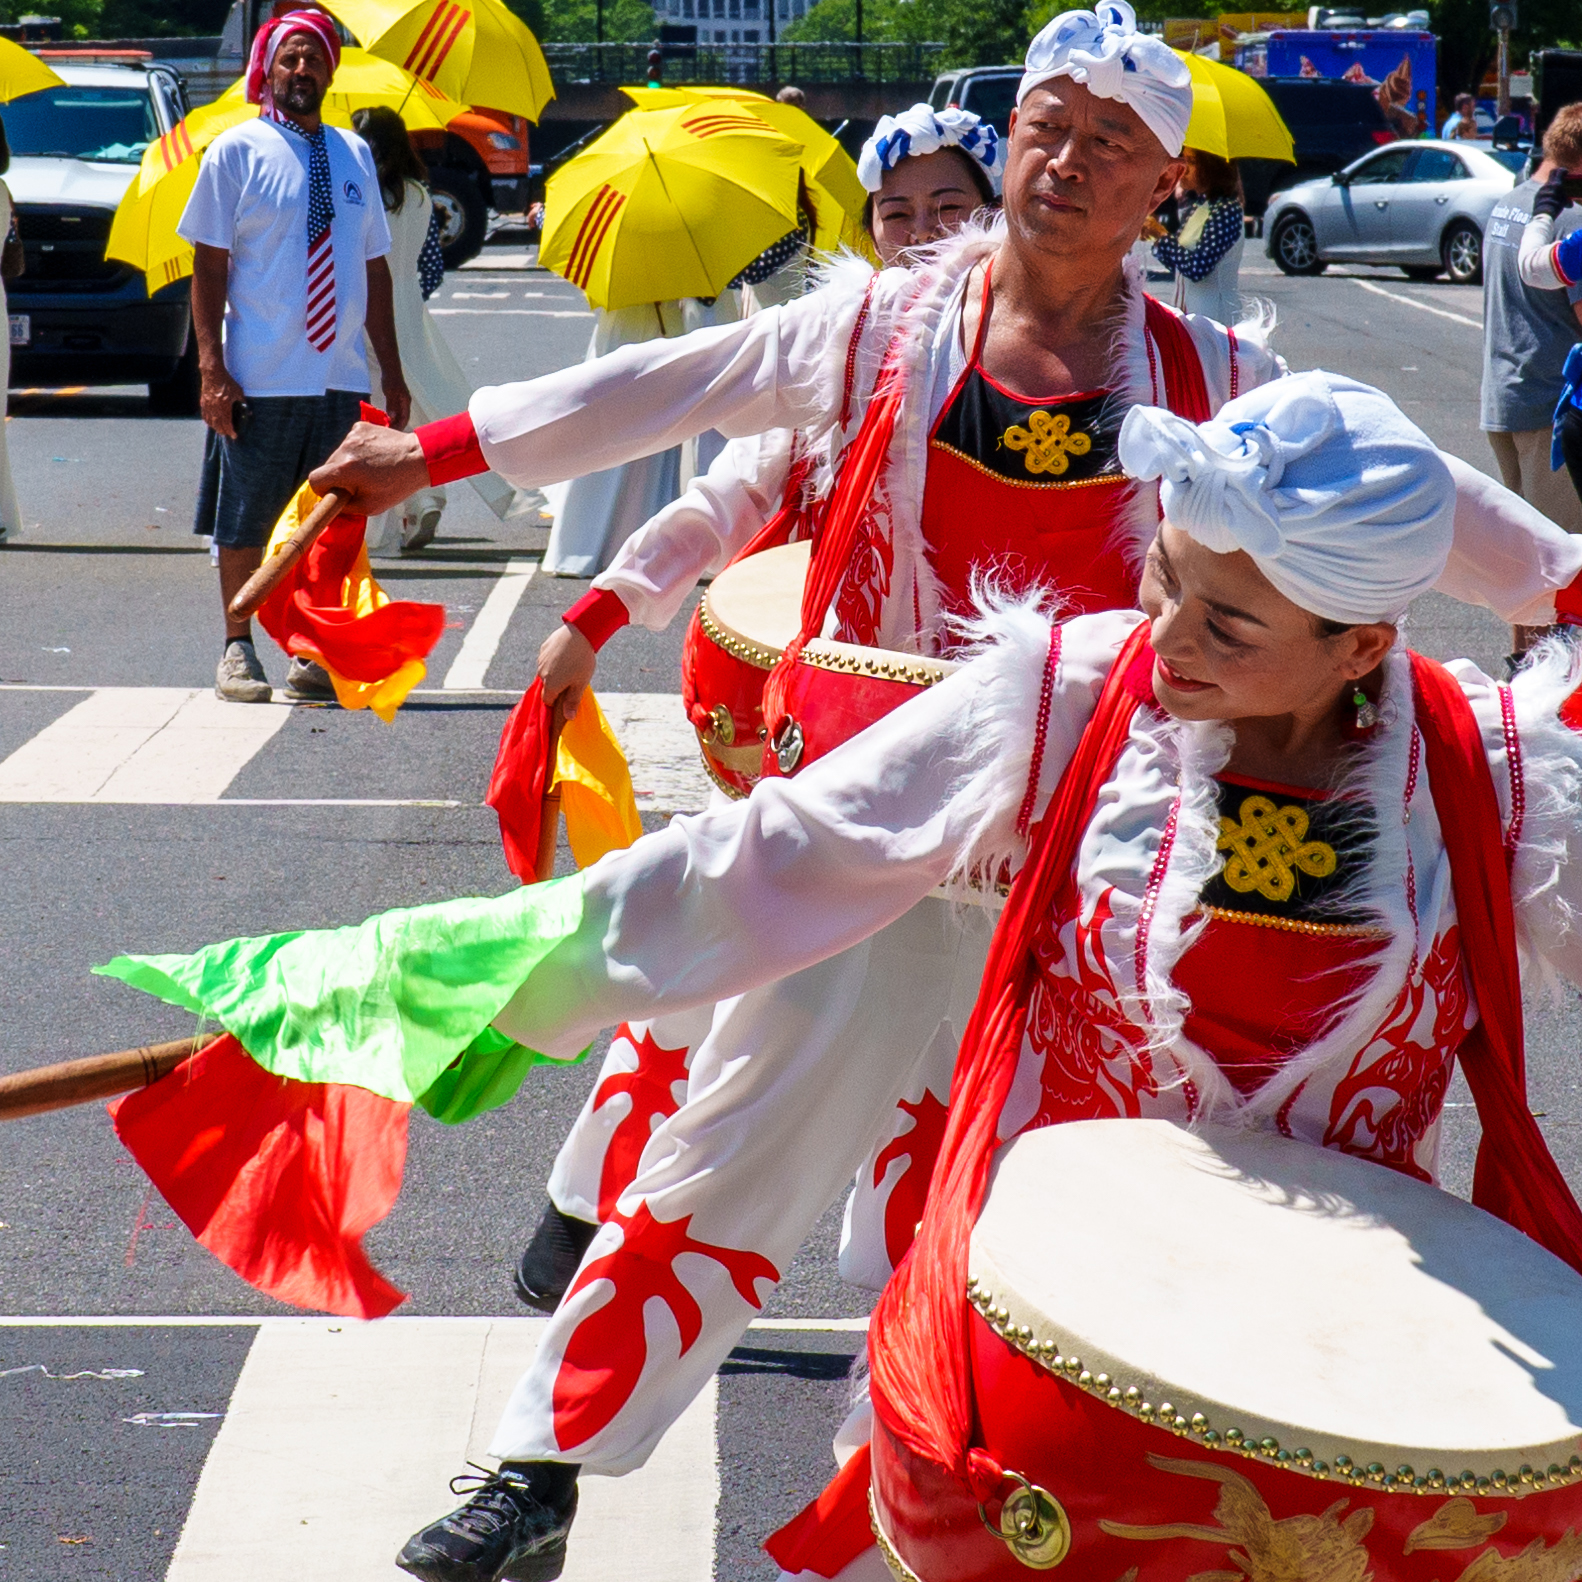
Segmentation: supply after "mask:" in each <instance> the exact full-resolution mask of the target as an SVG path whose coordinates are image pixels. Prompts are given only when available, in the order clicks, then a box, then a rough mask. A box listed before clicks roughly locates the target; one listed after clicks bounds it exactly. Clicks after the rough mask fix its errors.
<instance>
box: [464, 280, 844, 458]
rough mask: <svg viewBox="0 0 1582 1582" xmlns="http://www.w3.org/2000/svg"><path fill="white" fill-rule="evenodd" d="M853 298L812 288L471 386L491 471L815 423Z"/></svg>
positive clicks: (828, 396) (642, 452) (640, 452)
mask: <svg viewBox="0 0 1582 1582" xmlns="http://www.w3.org/2000/svg"><path fill="white" fill-rule="evenodd" d="M860 302H861V299H860V298H856V297H853V296H852V295H851V294H850V293H844V294H834V293H832V292H830V291H828V290H825V291H816V292H813V293H811V294H810V295H808V296H805V297H800V298H798V299H797V300H796V301H795V302H792V303H788V304H786V306H784V307H779V308H770V309H769V310H768V311H767V312H764V313H759V314H755V315H754V316H753V317H752V318H750V319H745V320H743V321H741V322H740V323H736V324H725V325H719V326H716V327H714V328H712V329H704V330H695V331H693V333H692V334H690V335H681V336H677V337H675V338H674V339H670V340H652V341H644V342H643V343H641V344H640V345H633V346H622V347H619V348H617V349H616V350H615V351H612V352H610V353H609V354H608V355H607V356H604V357H596V358H594V359H593V360H592V361H591V362H584V363H577V364H575V365H574V366H573V367H570V368H563V369H561V370H560V371H559V372H558V373H553V374H546V375H545V376H544V377H543V378H541V379H531V380H528V381H526V382H525V383H522V384H513V385H495V386H492V387H489V388H485V389H482V390H478V391H475V392H474V394H473V397H472V400H471V402H470V403H469V404H468V409H467V410H468V413H469V414H470V416H471V418H472V423H473V427H474V429H475V430H476V431H477V435H478V443H479V445H480V446H481V448H482V450H483V454H484V457H485V459H486V460H487V461H488V463H489V466H490V468H491V469H492V470H493V471H495V472H497V473H499V474H500V475H501V477H503V478H504V479H506V481H507V482H509V483H513V484H515V485H516V486H517V487H518V488H533V487H536V486H538V485H541V484H546V483H559V482H560V481H561V480H562V479H565V478H576V477H580V476H582V475H583V474H584V473H590V472H600V471H602V470H603V469H604V468H606V467H617V466H620V465H622V464H623V463H625V462H628V461H633V460H635V459H637V458H638V457H640V456H652V455H654V454H655V453H656V452H658V451H662V450H667V449H669V447H670V446H672V445H679V444H680V443H681V442H682V441H683V440H687V439H690V438H692V436H693V435H695V434H701V433H703V431H704V430H705V429H711V428H717V429H718V430H719V431H720V432H721V433H722V434H724V435H725V436H726V437H727V438H734V437H736V436H740V435H747V434H762V433H764V432H765V431H766V430H768V429H772V428H814V429H816V428H818V427H820V426H821V424H822V420H823V419H824V417H825V416H826V414H825V413H824V411H823V408H824V407H825V406H826V405H828V404H829V402H830V401H831V400H832V399H833V398H834V397H835V395H836V394H837V392H835V391H834V390H833V388H832V383H831V381H830V379H829V378H828V377H826V371H827V366H828V364H829V361H830V348H831V347H832V346H839V347H841V348H844V347H845V345H846V343H847V341H848V340H849V339H850V335H851V329H852V323H853V321H854V320H855V318H856V314H857V309H858V307H859V306H860Z"/></svg>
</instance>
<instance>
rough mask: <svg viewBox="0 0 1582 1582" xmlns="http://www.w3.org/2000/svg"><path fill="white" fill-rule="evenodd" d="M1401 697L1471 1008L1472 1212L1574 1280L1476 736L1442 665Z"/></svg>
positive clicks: (1570, 1219)
mask: <svg viewBox="0 0 1582 1582" xmlns="http://www.w3.org/2000/svg"><path fill="white" fill-rule="evenodd" d="M1412 685H1413V690H1414V694H1415V701H1416V711H1417V727H1418V730H1419V731H1420V732H1421V733H1422V738H1423V761H1424V764H1425V765H1426V767H1427V770H1428V785H1429V789H1430V791H1432V793H1433V797H1434V811H1435V812H1436V813H1437V814H1438V815H1439V828H1440V833H1441V836H1442V838H1443V840H1444V842H1445V850H1446V852H1447V853H1448V854H1449V856H1450V881H1451V885H1452V887H1453V889H1454V890H1455V896H1456V920H1457V922H1458V924H1459V925H1460V928H1461V961H1462V970H1463V971H1464V972H1465V973H1466V975H1467V981H1468V982H1469V983H1470V984H1471V986H1472V993H1473V995H1474V997H1475V998H1476V1000H1477V1002H1478V1025H1477V1026H1476V1027H1474V1028H1473V1029H1472V1031H1471V1032H1470V1033H1469V1034H1468V1035H1467V1036H1466V1038H1465V1039H1464V1040H1463V1041H1462V1044H1461V1049H1460V1059H1461V1069H1462V1071H1463V1072H1464V1073H1465V1074H1466V1078H1467V1086H1468V1087H1469V1088H1471V1089H1472V1097H1473V1099H1474V1100H1475V1101H1476V1103H1477V1106H1478V1122H1479V1124H1480V1126H1481V1127H1482V1130H1483V1136H1482V1139H1481V1141H1480V1142H1479V1144H1478V1162H1477V1168H1476V1170H1475V1171H1474V1173H1473V1178H1472V1201H1473V1202H1474V1203H1476V1204H1477V1206H1478V1207H1479V1208H1481V1209H1485V1210H1487V1211H1488V1212H1489V1213H1490V1214H1495V1215H1498V1217H1499V1218H1500V1219H1502V1220H1504V1221H1505V1222H1506V1223H1507V1224H1508V1225H1514V1226H1515V1227H1516V1228H1517V1230H1520V1231H1525V1232H1526V1234H1527V1235H1529V1236H1531V1237H1532V1239H1533V1240H1534V1241H1536V1242H1537V1243H1538V1244H1539V1245H1540V1246H1543V1247H1547V1248H1548V1249H1549V1251H1550V1252H1552V1253H1553V1254H1554V1255H1555V1256H1556V1257H1557V1258H1563V1259H1564V1260H1565V1261H1566V1262H1567V1263H1568V1264H1570V1265H1571V1267H1572V1268H1573V1269H1576V1270H1577V1271H1578V1272H1579V1273H1582V1210H1579V1209H1578V1208H1577V1202H1576V1199H1575V1198H1574V1197H1573V1196H1572V1195H1571V1189H1570V1187H1569V1186H1567V1185H1566V1179H1565V1177H1564V1176H1563V1175H1562V1174H1561V1172H1560V1167H1559V1165H1557V1164H1556V1163H1555V1159H1554V1155H1553V1154H1552V1153H1550V1151H1549V1145H1548V1143H1547V1142H1545V1141H1544V1134H1543V1132H1542V1131H1541V1130H1540V1128H1539V1125H1538V1122H1537V1121H1535V1120H1534V1119H1533V1114H1532V1111H1531V1110H1530V1109H1528V1107H1527V1057H1526V1052H1525V1050H1524V1047H1523V1036H1522V1031H1523V1030H1522V985H1521V972H1520V968H1519V967H1518V964H1517V960H1516V919H1515V914H1514V911H1513V908H1512V903H1511V878H1510V866H1509V857H1508V854H1507V852H1506V848H1505V841H1504V838H1503V835H1502V832H1501V829H1500V810H1499V803H1498V802H1497V800H1496V799H1495V795H1494V781H1493V778H1492V776H1491V775H1490V774H1489V760H1488V754H1487V752H1486V751H1485V750H1484V746H1483V736H1482V733H1481V732H1480V731H1479V729H1478V722H1477V720H1476V719H1475V718H1474V716H1473V713H1472V706H1471V705H1470V704H1469V703H1468V702H1467V698H1466V694H1465V693H1464V692H1463V691H1462V690H1461V688H1460V687H1459V686H1458V685H1457V684H1456V681H1455V678H1454V677H1453V676H1452V675H1451V674H1450V672H1449V671H1447V670H1446V669H1445V668H1444V667H1443V666H1442V665H1436V664H1435V663H1434V662H1433V660H1431V659H1424V658H1423V656H1422V655H1421V654H1413V655H1412Z"/></svg>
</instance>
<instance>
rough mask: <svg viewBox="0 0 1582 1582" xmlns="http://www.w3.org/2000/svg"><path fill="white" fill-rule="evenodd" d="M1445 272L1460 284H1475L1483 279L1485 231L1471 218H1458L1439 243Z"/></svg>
mask: <svg viewBox="0 0 1582 1582" xmlns="http://www.w3.org/2000/svg"><path fill="white" fill-rule="evenodd" d="M1439 256H1440V257H1441V258H1443V259H1444V261H1445V273H1446V274H1447V275H1449V276H1450V278H1451V280H1452V281H1454V282H1455V284H1456V285H1458V286H1475V285H1478V284H1480V283H1481V282H1482V280H1483V232H1482V231H1480V230H1479V229H1478V228H1477V226H1475V225H1474V224H1473V223H1472V222H1471V221H1470V220H1457V221H1456V222H1455V223H1454V224H1453V225H1452V226H1451V227H1450V229H1449V230H1447V231H1446V232H1445V239H1444V241H1442V242H1441V243H1440V244H1439Z"/></svg>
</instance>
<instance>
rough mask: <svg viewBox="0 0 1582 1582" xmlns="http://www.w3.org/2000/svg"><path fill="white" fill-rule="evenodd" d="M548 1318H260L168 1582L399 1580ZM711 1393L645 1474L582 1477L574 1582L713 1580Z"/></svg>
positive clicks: (484, 1445) (570, 1571) (715, 1480)
mask: <svg viewBox="0 0 1582 1582" xmlns="http://www.w3.org/2000/svg"><path fill="white" fill-rule="evenodd" d="M546 1322H547V1321H546V1320H544V1319H532V1318H514V1319H484V1318H412V1319H401V1318H395V1319H389V1320H387V1321H385V1322H384V1323H380V1324H353V1323H350V1322H348V1323H340V1322H338V1321H336V1320H333V1319H329V1320H326V1319H266V1320H264V1321H263V1322H262V1323H261V1324H260V1325H259V1332H258V1338H257V1339H256V1340H255V1341H254V1343H253V1347H252V1350H251V1351H250V1352H249V1353H248V1357H247V1361H246V1363H245V1364H244V1366H243V1368H242V1372H241V1376H240V1378H239V1379H238V1380H237V1383H236V1389H235V1391H234V1393H233V1394H232V1397H231V1404H230V1407H229V1410H228V1411H227V1413H226V1417H225V1422H224V1424H223V1426H222V1427H221V1429H220V1432H219V1435H218V1437H217V1438H216V1439H215V1442H214V1447H213V1449H212V1450H211V1451H210V1452H209V1457H208V1460H207V1461H206V1462H205V1464H204V1468H203V1473H202V1475H201V1477H200V1478H199V1480H198V1488H197V1493H196V1495H195V1496H194V1498H193V1502H192V1509H191V1511H190V1513H189V1514H188V1517H187V1523H186V1526H185V1528H184V1529H183V1531H182V1535H181V1541H180V1543H179V1544H178V1545H177V1546H176V1554H175V1558H174V1559H173V1561H172V1562H171V1566H170V1570H169V1572H168V1573H167V1582H279V1579H280V1578H285V1577H289V1578H290V1579H291V1582H376V1579H377V1582H391V1579H395V1578H398V1577H399V1576H400V1574H401V1573H400V1572H398V1571H397V1570H396V1568H395V1566H394V1564H393V1559H392V1557H393V1555H394V1553H395V1551H396V1549H398V1548H399V1547H400V1545H401V1543H402V1542H403V1541H404V1540H405V1538H406V1535H407V1534H408V1533H410V1532H413V1531H415V1530H416V1529H417V1528H419V1527H422V1526H424V1525H425V1524H426V1523H428V1522H430V1521H433V1520H435V1519H436V1518H437V1517H439V1516H442V1515H443V1514H444V1513H445V1511H446V1510H447V1509H448V1508H449V1505H450V1504H452V1503H454V1501H453V1500H452V1498H451V1496H450V1495H449V1494H448V1493H447V1488H446V1483H447V1480H448V1479H449V1478H451V1477H453V1476H454V1475H455V1474H456V1473H458V1472H460V1471H462V1470H464V1466H465V1463H466V1462H467V1461H468V1460H474V1461H477V1460H481V1459H482V1458H483V1457H484V1456H485V1454H486V1453H487V1449H488V1444H489V1439H490V1436H491V1435H492V1433H493V1430H494V1426H495V1423H496V1422H497V1420H498V1419H499V1416H500V1413H501V1410H502V1409H503V1407H504V1405H505V1400H506V1397H507V1395H508V1394H509V1393H510V1390H511V1387H512V1386H513V1385H514V1384H515V1383H516V1380H517V1378H518V1376H519V1375H520V1374H521V1373H522V1371H523V1369H525V1368H526V1366H527V1364H528V1362H529V1360H530V1359H531V1357H532V1354H533V1349H534V1347H535V1346H536V1345H537V1344H538V1339H539V1336H540V1335H541V1334H542V1333H543V1329H544V1325H545V1323H546ZM715 1414H716V1386H715V1385H714V1384H713V1383H711V1384H710V1386H709V1388H708V1390H707V1391H706V1392H705V1393H704V1394H703V1395H702V1396H700V1397H699V1398H698V1400H697V1401H695V1402H694V1403H693V1405H692V1406H691V1407H690V1408H689V1409H688V1410H687V1412H686V1413H685V1414H684V1415H683V1416H682V1418H681V1420H680V1421H679V1422H678V1423H677V1424H676V1425H675V1427H674V1428H673V1429H672V1430H671V1431H670V1433H669V1434H668V1435H667V1436H666V1437H665V1439H664V1441H663V1442H662V1443H661V1445H660V1447H659V1449H658V1450H657V1451H656V1452H655V1454H654V1456H653V1457H652V1459H651V1460H650V1461H649V1463H648V1465H647V1466H646V1467H644V1468H643V1469H642V1470H641V1471H640V1472H636V1473H632V1474H630V1475H629V1476H627V1477H625V1478H622V1479H620V1480H619V1483H617V1482H616V1480H613V1479H608V1478H586V1479H584V1480H583V1482H582V1485H581V1489H580V1493H581V1504H580V1509H579V1513H578V1520H577V1527H576V1531H575V1533H574V1534H573V1537H572V1541H571V1547H570V1552H569V1555H568V1558H567V1564H566V1570H565V1573H564V1578H565V1582H630V1578H631V1577H632V1576H633V1574H634V1572H633V1565H632V1560H633V1555H632V1536H633V1534H635V1533H641V1534H642V1535H643V1540H642V1542H643V1553H644V1561H643V1569H642V1575H643V1577H644V1578H645V1582H700V1579H704V1578H707V1577H709V1576H710V1575H711V1574H712V1570H713V1564H714V1530H715V1511H716V1508H717V1506H718V1503H719V1470H718V1457H717V1453H716V1450H715V1427H714V1425H715Z"/></svg>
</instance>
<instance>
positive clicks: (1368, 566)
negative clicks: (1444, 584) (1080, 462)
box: [1120, 371, 1456, 625]
mask: <svg viewBox="0 0 1582 1582" xmlns="http://www.w3.org/2000/svg"><path fill="white" fill-rule="evenodd" d="M1120 461H1121V466H1122V467H1123V468H1124V469H1125V470H1126V472H1128V473H1129V474H1130V475H1131V476H1132V477H1134V478H1140V479H1143V480H1147V479H1151V478H1157V479H1159V499H1160V504H1161V505H1162V507H1163V509H1164V514H1165V515H1166V516H1167V517H1168V518H1169V519H1170V521H1171V523H1172V524H1173V525H1174V526H1176V527H1178V528H1180V529H1181V531H1182V532H1184V533H1186V534H1187V535H1188V536H1190V537H1191V538H1193V539H1195V540H1196V541H1197V542H1198V543H1199V544H1201V545H1203V547H1204V548H1205V549H1211V550H1213V551H1214V552H1215V553H1216V554H1221V555H1225V554H1231V553H1233V552H1234V551H1236V550H1245V551H1246V552H1247V554H1249V555H1250V556H1251V557H1252V558H1253V560H1254V561H1255V562H1256V563H1257V566H1258V569H1259V570H1260V571H1261V572H1262V573H1263V574H1264V576H1266V577H1267V578H1268V579H1269V581H1270V582H1271V583H1272V584H1273V585H1274V586H1275V588H1276V589H1278V590H1279V591H1280V592H1281V593H1283V594H1284V595H1285V596H1286V598H1288V599H1290V600H1291V602H1292V603H1293V604H1297V605H1300V606H1301V608H1302V609H1304V610H1310V611H1311V612H1312V613H1313V614H1314V615H1318V616H1322V617H1323V618H1324V619H1325V620H1330V621H1342V622H1345V623H1346V624H1347V625H1352V624H1355V623H1358V622H1366V621H1388V620H1393V619H1395V617H1397V616H1399V615H1400V614H1401V613H1402V612H1403V611H1404V610H1405V609H1406V607H1407V605H1408V604H1410V603H1411V602H1412V600H1413V599H1415V598H1416V597H1417V596H1418V594H1420V593H1426V592H1427V591H1428V590H1429V589H1430V588H1431V587H1433V585H1434V584H1435V583H1436V582H1437V581H1438V580H1439V577H1440V573H1441V572H1443V570H1444V569H1445V561H1446V559H1447V558H1448V556H1449V554H1450V544H1451V537H1452V523H1453V521H1454V517H1455V504H1456V488H1455V483H1454V481H1453V480H1452V478H1451V475H1450V469H1449V468H1448V467H1447V466H1446V465H1445V463H1444V460H1443V458H1442V457H1441V456H1440V454H1439V452H1438V450H1437V449H1436V448H1435V446H1434V443H1433V441H1432V440H1430V439H1429V438H1428V436H1427V435H1426V434H1424V433H1423V431H1422V430H1421V429H1420V428H1418V427H1417V426H1416V424H1414V423H1412V422H1410V421H1408V419H1407V418H1406V417H1405V415H1404V414H1403V413H1402V412H1401V409H1400V408H1399V407H1397V406H1396V404H1395V403H1394V402H1393V401H1391V400H1390V398H1389V397H1388V396H1386V395H1385V394H1384V393H1383V392H1382V391H1379V390H1375V389H1374V388H1373V387H1372V386H1371V385H1365V384H1358V383H1357V381H1356V380H1354V379H1346V378H1344V377H1342V376H1341V375H1339V374H1329V373H1322V372H1318V371H1314V372H1312V373H1304V374H1292V375H1290V376H1289V377H1287V378H1284V379H1275V380H1271V381H1270V382H1269V383H1268V384H1266V385H1261V386H1260V387H1259V388H1258V389H1256V390H1253V391H1250V392H1249V393H1248V394H1247V395H1244V396H1241V397H1239V398H1238V399H1236V400H1235V401H1232V402H1229V403H1228V404H1227V405H1226V406H1224V407H1222V408H1221V409H1220V413H1219V415H1218V416H1217V417H1215V418H1212V419H1210V420H1209V421H1208V422H1207V423H1201V424H1196V425H1194V424H1191V423H1188V422H1186V421H1185V419H1183V418H1179V417H1177V416H1176V415H1175V414H1174V413H1172V412H1167V411H1165V410H1164V409H1163V408H1162V407H1133V408H1132V410H1131V411H1130V412H1128V413H1127V415H1126V421H1125V423H1123V424H1122V425H1121V438H1120Z"/></svg>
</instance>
